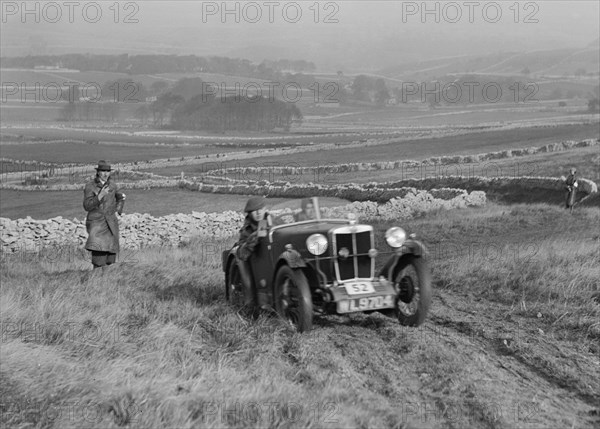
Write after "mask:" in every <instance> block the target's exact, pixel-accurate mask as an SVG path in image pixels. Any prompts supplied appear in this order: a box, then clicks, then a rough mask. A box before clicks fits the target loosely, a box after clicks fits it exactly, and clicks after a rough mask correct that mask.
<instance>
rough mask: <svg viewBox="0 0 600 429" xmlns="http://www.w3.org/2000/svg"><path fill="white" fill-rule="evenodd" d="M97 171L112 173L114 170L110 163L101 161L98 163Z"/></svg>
mask: <svg viewBox="0 0 600 429" xmlns="http://www.w3.org/2000/svg"><path fill="white" fill-rule="evenodd" d="M96 171H112V168H110V164H109V163H108V162H106V161H105V160H103V159H101V160H100V161H98V167H96Z"/></svg>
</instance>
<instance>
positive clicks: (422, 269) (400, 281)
mask: <svg viewBox="0 0 600 429" xmlns="http://www.w3.org/2000/svg"><path fill="white" fill-rule="evenodd" d="M409 258H410V259H409V260H408V263H407V264H406V265H405V266H404V267H403V268H402V269H401V270H400V272H398V274H397V275H396V278H395V279H394V286H396V287H398V288H399V289H400V291H399V293H398V295H397V296H396V308H395V313H396V317H397V318H398V321H399V322H400V324H401V325H404V326H420V325H421V324H422V323H423V322H424V321H425V318H426V317H427V313H428V312H429V306H430V304H431V293H432V291H431V271H430V269H429V264H428V263H427V261H426V260H425V259H424V258H422V257H418V256H410V257H409Z"/></svg>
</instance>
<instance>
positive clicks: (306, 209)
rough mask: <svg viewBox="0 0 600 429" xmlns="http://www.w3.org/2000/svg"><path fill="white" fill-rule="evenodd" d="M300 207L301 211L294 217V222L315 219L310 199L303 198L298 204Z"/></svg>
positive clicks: (313, 207)
mask: <svg viewBox="0 0 600 429" xmlns="http://www.w3.org/2000/svg"><path fill="white" fill-rule="evenodd" d="M300 207H301V208H302V211H301V212H300V213H297V214H296V215H294V219H295V220H296V222H301V221H303V220H311V219H314V218H315V206H314V203H313V200H312V198H305V199H303V200H302V201H301V202H300Z"/></svg>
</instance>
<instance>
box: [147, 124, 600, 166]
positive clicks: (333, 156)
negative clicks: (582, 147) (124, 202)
mask: <svg viewBox="0 0 600 429" xmlns="http://www.w3.org/2000/svg"><path fill="white" fill-rule="evenodd" d="M594 137H596V138H598V137H600V134H599V130H598V124H591V125H559V126H556V127H553V126H545V127H532V128H524V129H516V130H502V131H494V130H491V131H485V132H470V133H468V134H462V135H454V136H444V137H435V138H427V137H425V138H420V139H410V138H409V139H407V140H406V141H400V142H396V143H390V144H382V145H378V146H376V147H375V148H369V149H368V155H365V149H364V148H362V147H347V148H343V147H342V148H340V149H335V150H329V151H327V152H322V151H315V152H305V153H299V154H289V155H279V156H269V157H268V158H265V159H264V160H263V159H261V158H252V159H246V160H244V159H242V160H235V161H224V162H222V163H220V168H228V167H244V166H250V167H259V166H268V165H271V166H292V167H295V166H307V167H316V166H320V165H338V164H342V163H352V162H377V161H397V160H422V159H425V158H429V157H433V156H443V155H471V154H478V153H484V152H493V151H499V150H506V149H516V148H527V147H532V146H543V145H546V144H549V143H554V142H559V141H563V140H580V139H586V138H594ZM267 163H269V164H267ZM211 164H213V165H214V162H212V160H211ZM182 171H183V172H184V173H185V174H186V175H188V176H194V175H197V174H199V173H204V172H205V171H206V167H203V166H202V164H199V165H189V166H178V167H164V168H155V169H153V170H152V172H153V173H155V174H159V175H164V176H169V175H171V176H174V175H179V174H181V172H182Z"/></svg>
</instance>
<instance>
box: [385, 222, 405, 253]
mask: <svg viewBox="0 0 600 429" xmlns="http://www.w3.org/2000/svg"><path fill="white" fill-rule="evenodd" d="M385 241H387V244H389V245H390V246H391V247H395V248H398V247H401V246H402V245H403V244H404V242H405V241H406V231H404V230H403V229H402V228H400V227H397V226H394V227H392V228H390V229H388V230H387V231H386V232H385Z"/></svg>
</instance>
